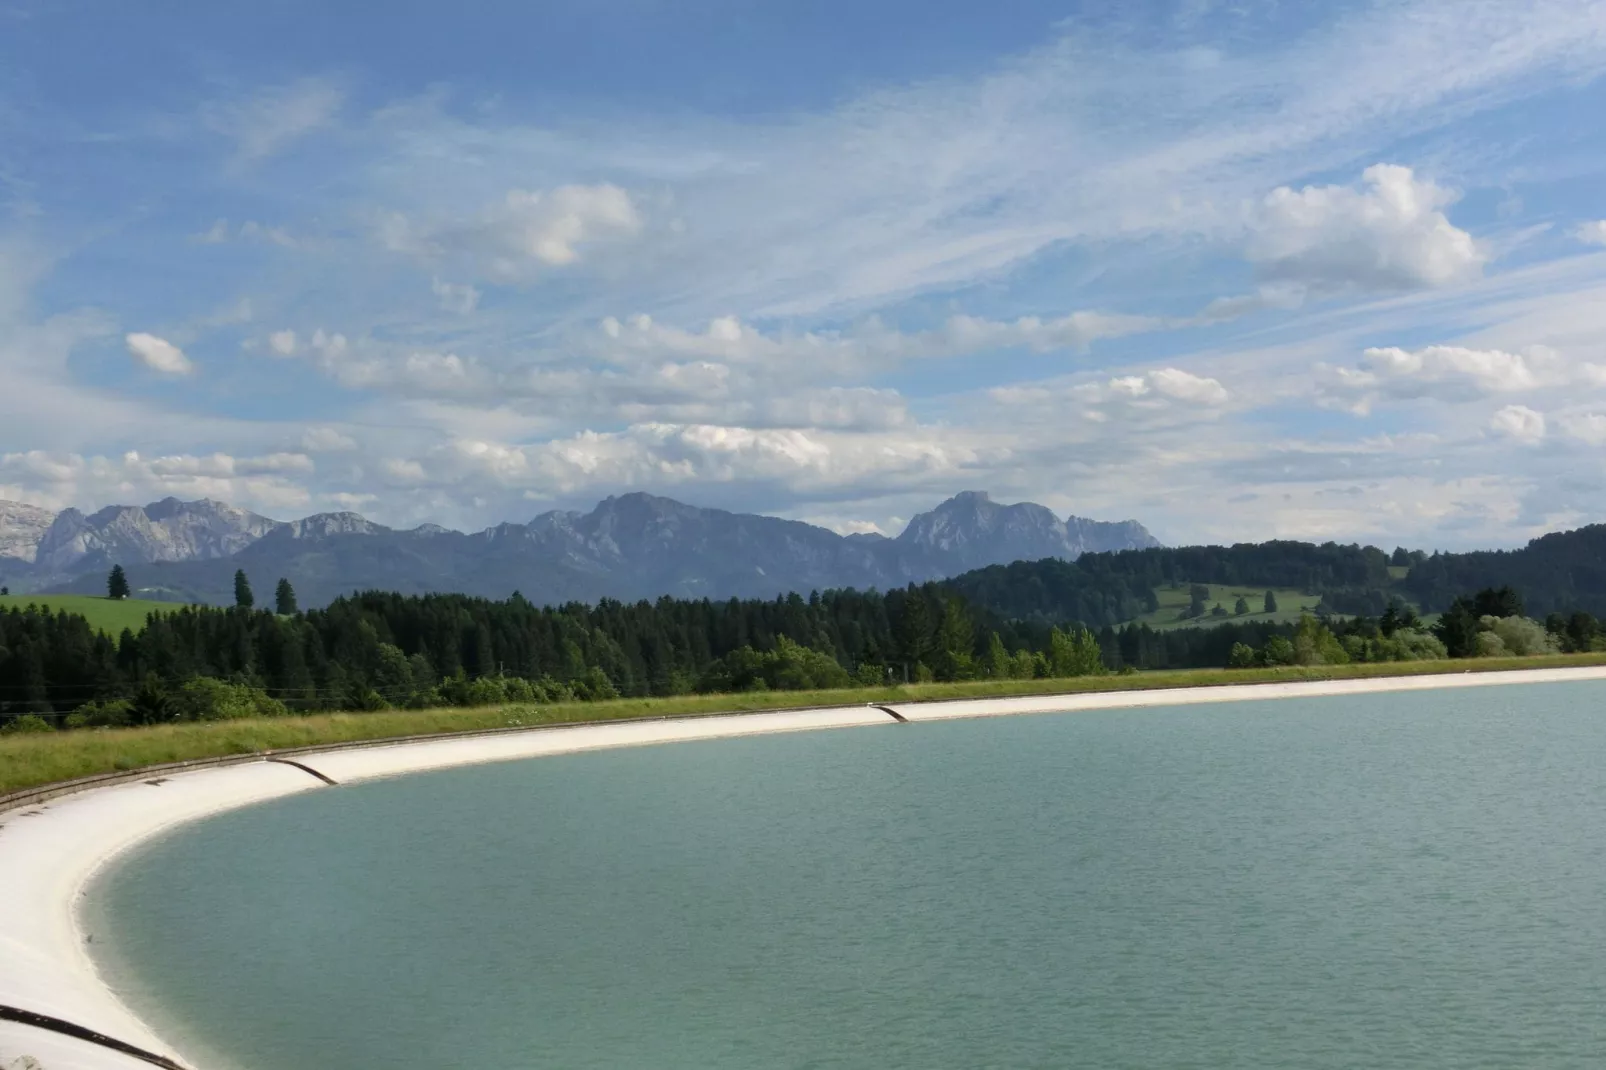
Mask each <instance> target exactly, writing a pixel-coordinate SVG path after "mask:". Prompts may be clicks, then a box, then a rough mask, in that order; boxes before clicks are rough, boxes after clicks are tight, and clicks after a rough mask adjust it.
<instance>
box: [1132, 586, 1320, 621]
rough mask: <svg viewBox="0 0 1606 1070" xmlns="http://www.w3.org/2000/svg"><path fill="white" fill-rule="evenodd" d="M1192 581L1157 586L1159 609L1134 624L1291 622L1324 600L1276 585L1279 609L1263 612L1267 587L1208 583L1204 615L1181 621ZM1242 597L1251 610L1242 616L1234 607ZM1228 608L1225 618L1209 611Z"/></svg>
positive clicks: (1317, 596) (1273, 592)
mask: <svg viewBox="0 0 1606 1070" xmlns="http://www.w3.org/2000/svg"><path fill="white" fill-rule="evenodd" d="M1192 586H1193V585H1192V584H1189V583H1182V584H1178V585H1176V586H1174V587H1171V586H1167V587H1157V588H1156V589H1155V592H1154V593H1155V597H1157V598H1158V599H1159V601H1160V608H1159V609H1157V610H1155V611H1154V612H1153V613H1145V614H1143V615H1142V616H1140V617H1137V618H1136V619H1135V620H1134V621H1133V622H1132V623H1135V624H1147V625H1148V626H1149V627H1151V628H1154V629H1155V630H1157V631H1160V630H1164V629H1167V628H1200V627H1204V628H1210V627H1213V626H1215V625H1217V624H1225V623H1227V622H1228V621H1236V622H1239V623H1246V622H1259V623H1263V624H1292V623H1295V622H1296V621H1298V620H1299V615H1300V614H1301V613H1309V612H1311V611H1312V610H1314V609H1315V608H1316V603H1318V602H1320V601H1321V596H1320V595H1314V594H1306V593H1304V592H1303V591H1299V590H1295V589H1294V588H1292V587H1273V588H1271V592H1272V594H1274V595H1275V596H1276V598H1277V612H1275V613H1267V612H1264V607H1265V604H1266V590H1267V588H1265V587H1252V586H1244V585H1242V584H1237V585H1234V584H1226V583H1207V584H1204V585H1203V586H1206V587H1209V588H1210V597H1209V599H1208V600H1206V602H1205V615H1204V616H1202V617H1195V618H1192V619H1190V620H1182V619H1180V618H1179V614H1181V613H1182V611H1183V610H1185V609H1187V608H1188V602H1189V594H1188V590H1189V588H1190V587H1192ZM1239 598H1242V599H1243V600H1244V601H1246V602H1248V603H1249V612H1248V613H1245V614H1243V615H1242V616H1235V615H1233V612H1232V608H1233V606H1235V605H1237V603H1238V599H1239ZM1218 604H1219V605H1220V606H1221V608H1223V609H1225V610H1226V611H1227V614H1228V615H1227V616H1225V617H1213V616H1211V615H1210V610H1212V609H1214V608H1215V607H1216V606H1217V605H1218Z"/></svg>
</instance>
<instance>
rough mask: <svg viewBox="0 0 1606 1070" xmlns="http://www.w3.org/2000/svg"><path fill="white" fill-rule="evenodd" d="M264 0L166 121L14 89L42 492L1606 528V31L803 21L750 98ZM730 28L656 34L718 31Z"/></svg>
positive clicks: (1327, 22)
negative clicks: (460, 54) (587, 73)
mask: <svg viewBox="0 0 1606 1070" xmlns="http://www.w3.org/2000/svg"><path fill="white" fill-rule="evenodd" d="M1028 6H1029V5H1028ZM912 10H913V9H911V12H912ZM1022 10H1026V8H1025V7H1023V9H1022ZM223 11H224V15H220V16H218V17H219V18H225V17H226V19H227V18H232V19H234V20H235V22H236V23H238V26H237V27H236V28H238V29H240V30H241V31H242V33H240V34H239V35H236V36H225V35H223V34H222V33H221V30H220V29H219V26H218V25H217V24H213V23H208V24H207V27H205V28H203V29H202V30H197V31H192V32H196V33H201V34H202V35H203V36H202V37H201V38H200V39H199V40H195V41H192V42H190V44H191V45H192V46H193V52H194V53H195V54H197V55H206V56H209V57H210V58H211V60H212V61H213V62H211V63H210V64H209V63H200V62H196V63H193V64H192V65H191V66H190V67H188V68H187V67H186V66H185V64H183V63H179V64H176V65H173V66H169V67H167V68H165V69H163V70H160V71H150V72H147V73H144V74H140V75H139V76H137V77H134V78H133V79H132V81H130V83H129V86H128V90H127V92H126V94H124V96H123V97H122V98H121V99H119V100H118V102H117V103H116V105H115V107H114V106H112V105H110V104H94V103H90V102H85V101H84V100H82V99H81V98H79V97H75V96H73V95H72V94H70V93H68V92H66V91H65V90H59V91H56V92H54V93H53V92H52V91H51V90H50V86H51V85H53V84H54V83H52V82H50V80H49V79H48V78H45V77H44V76H43V75H41V76H40V79H41V80H40V86H41V88H40V89H38V90H37V91H34V92H31V93H30V94H27V95H19V94H18V91H16V90H15V89H7V88H0V135H3V136H4V137H5V143H6V144H7V145H8V146H9V147H8V148H7V149H6V150H5V155H4V158H3V160H0V163H3V166H0V195H3V199H0V213H3V214H0V367H3V368H4V369H5V371H6V373H7V374H6V378H7V381H8V382H7V389H6V390H4V391H0V426H3V427H4V432H3V434H0V498H9V499H17V500H24V501H29V502H36V503H38V504H41V505H45V506H49V507H53V508H59V507H62V506H66V505H76V506H80V507H83V508H94V507H97V506H100V505H104V504H109V503H113V502H138V501H148V500H154V499H156V498H160V497H164V496H167V495H170V494H171V495H175V496H178V497H180V498H195V497H213V498H219V499H224V500H228V501H230V502H233V503H234V504H236V505H240V506H242V507H248V508H253V509H259V510H262V511H266V512H274V511H286V510H304V511H314V510H318V509H340V508H361V509H362V510H363V511H364V512H365V513H367V514H369V515H371V516H372V517H374V519H376V520H379V521H381V522H385V523H391V524H397V525H407V524H411V523H418V522H422V521H433V522H438V523H443V524H447V525H451V526H458V527H467V528H472V527H476V526H483V525H485V524H489V523H492V522H495V521H498V520H502V519H509V518H514V519H517V518H523V517H525V516H527V515H530V514H532V513H533V512H535V511H539V510H541V509H545V508H548V507H551V506H553V505H565V506H566V505H574V504H580V503H586V502H590V501H594V500H596V499H597V498H599V497H602V496H604V495H606V494H610V493H617V492H620V491H626V490H632V489H642V490H650V491H654V492H661V493H665V494H672V495H674V496H676V497H680V498H682V499H685V500H690V501H696V502H698V503H700V504H707V505H718V506H724V507H729V508H735V509H742V510H751V511H759V512H769V513H777V514H783V515H789V516H795V517H798V518H801V519H808V520H811V521H815V522H820V523H824V524H827V525H830V526H833V527H835V528H837V529H838V530H842V531H858V530H875V529H881V530H897V528H898V526H899V524H900V523H901V521H902V519H903V518H906V517H907V516H909V515H910V514H911V512H912V510H913V509H914V508H917V507H918V506H919V505H920V504H921V503H928V502H929V501H931V500H934V499H935V498H939V497H943V496H946V495H947V494H950V493H952V492H954V491H956V490H958V489H961V488H964V487H971V486H985V487H988V488H989V489H991V490H993V491H994V492H995V493H997V494H998V495H999V496H1001V497H1010V498H1026V499H1031V500H1036V501H1041V502H1043V503H1045V504H1047V505H1049V506H1051V507H1053V508H1056V509H1058V510H1060V511H1062V512H1066V511H1072V510H1074V511H1075V512H1077V513H1079V514H1083V515H1091V516H1123V517H1124V516H1136V517H1139V518H1140V519H1142V520H1143V521H1144V522H1145V523H1146V524H1148V525H1149V527H1150V528H1151V529H1153V530H1154V531H1155V532H1156V534H1157V535H1159V536H1160V537H1161V538H1162V539H1164V540H1165V541H1167V542H1171V543H1180V542H1193V541H1205V540H1223V539H1224V540H1231V539H1246V538H1265V537H1270V536H1289V537H1305V538H1328V537H1333V538H1341V539H1346V540H1348V539H1367V540H1383V541H1388V540H1394V541H1404V542H1409V543H1411V544H1413V545H1429V546H1445V547H1461V546H1466V545H1494V544H1509V543H1513V542H1518V541H1521V540H1522V539H1525V538H1526V537H1528V536H1530V535H1531V534H1534V533H1536V532H1538V531H1541V530H1545V529H1549V528H1557V527H1566V526H1572V525H1576V524H1579V523H1584V522H1590V521H1594V520H1600V519H1602V518H1603V517H1606V478H1603V477H1602V476H1600V475H1599V474H1598V473H1599V471H1600V463H1599V462H1600V453H1599V451H1600V449H1601V448H1602V445H1603V443H1606V431H1603V430H1602V428H1606V251H1602V250H1601V248H1600V247H1601V246H1602V245H1603V244H1606V231H1603V230H1602V228H1603V227H1606V223H1603V222H1602V218H1603V216H1606V201H1602V200H1601V195H1600V193H1599V191H1600V190H1601V189H1603V188H1606V184H1603V183H1602V182H1601V178H1602V174H1603V171H1606V148H1602V147H1599V146H1593V145H1581V144H1580V143H1579V142H1578V141H1577V139H1576V137H1575V136H1574V134H1575V132H1574V131H1572V130H1570V129H1569V127H1568V124H1567V122H1566V120H1565V115H1566V114H1569V113H1571V112H1576V113H1578V114H1588V113H1592V112H1593V111H1595V110H1599V109H1601V108H1606V90H1603V88H1602V85H1601V83H1600V80H1599V75H1600V74H1601V72H1602V70H1603V69H1606V13H1603V11H1602V9H1601V8H1600V7H1599V5H1598V4H1594V3H1590V2H1587V0H1541V2H1540V3H1539V4H1538V5H1537V6H1534V5H1530V6H1529V7H1527V8H1525V9H1522V10H1518V9H1515V8H1513V7H1512V6H1511V5H1506V4H1500V3H1494V2H1488V3H1484V2H1474V3H1464V2H1462V3H1450V2H1434V0H1417V2H1412V3H1406V4H1399V5H1389V6H1386V7H1376V6H1372V5H1360V4H1357V5H1353V6H1334V7H1332V8H1331V9H1330V10H1326V11H1324V12H1323V13H1322V14H1321V15H1320V16H1319V17H1316V16H1311V17H1310V18H1309V19H1307V20H1306V21H1304V22H1300V21H1299V20H1296V19H1293V18H1292V17H1291V16H1290V15H1289V13H1287V12H1286V11H1283V10H1281V9H1279V8H1278V7H1277V6H1276V5H1265V6H1263V5H1259V4H1249V5H1242V6H1240V7H1238V8H1235V9H1234V10H1232V11H1228V10H1226V9H1224V8H1217V7H1211V8H1210V9H1209V10H1208V11H1206V12H1205V13H1204V14H1203V15H1201V14H1200V13H1199V10H1198V5H1197V4H1178V5H1176V6H1175V7H1169V6H1167V5H1165V4H1157V5H1154V6H1153V7H1152V8H1146V9H1145V14H1144V17H1143V19H1142V20H1141V21H1139V20H1138V19H1137V17H1136V16H1132V21H1130V22H1123V21H1121V19H1119V18H1113V17H1102V16H1101V17H1094V16H1091V15H1084V16H1076V17H1072V18H1070V19H1068V20H1063V21H1058V20H1056V19H1053V18H1050V17H1049V12H1048V11H1047V9H1046V8H1045V9H1043V11H1042V13H1041V18H1040V25H1038V26H1037V28H1036V29H1035V30H1031V29H1030V27H1029V26H1028V27H1027V28H1026V29H1023V30H1022V31H1021V38H1022V39H1021V41H1019V42H1017V43H1016V44H1015V45H1014V46H1012V47H1001V46H999V45H998V44H996V43H993V44H988V43H986V42H984V41H982V40H981V38H980V37H977V43H976V44H974V45H973V46H967V45H965V44H964V43H963V42H960V43H956V44H954V45H953V46H952V47H951V48H949V49H948V50H946V51H942V50H930V53H931V55H933V56H937V57H938V58H935V59H931V60H929V61H925V62H926V63H927V64H928V65H927V66H926V67H924V68H922V67H921V66H920V63H921V62H922V61H920V60H918V59H917V58H915V57H914V56H913V55H912V54H910V55H903V54H897V55H894V54H893V53H888V54H887V56H886V57H885V58H884V60H883V61H882V62H883V64H884V66H885V68H886V72H887V73H885V74H883V75H880V76H877V75H876V74H875V69H870V73H869V75H868V76H865V75H863V74H859V75H855V76H852V77H850V76H849V75H848V74H846V73H844V72H843V71H838V70H836V69H835V68H833V67H831V66H830V61H829V60H828V59H827V58H826V55H827V52H826V50H827V49H828V48H830V47H831V45H832V44H833V42H832V40H831V39H830V37H829V35H823V36H820V37H818V38H816V39H813V40H808V39H802V40H799V39H796V38H795V37H794V38H793V39H792V43H793V44H795V45H798V46H799V47H798V49H797V55H798V57H799V58H798V59H797V60H796V62H797V63H799V64H802V65H803V67H804V68H805V69H804V70H803V71H802V72H801V73H799V74H798V77H797V78H796V79H795V84H794V81H789V80H788V79H787V78H781V77H778V78H775V79H762V78H759V77H758V76H757V75H756V74H748V75H743V74H742V73H741V69H745V68H741V69H738V70H737V73H735V74H732V75H731V76H730V77H732V78H736V79H738V80H740V79H742V78H744V77H745V78H748V79H749V80H748V81H745V82H742V83H741V84H742V85H743V86H744V87H745V93H746V95H745V96H743V97H741V102H740V103H738V102H737V99H736V98H734V97H733V98H731V99H727V100H724V101H723V102H711V101H709V100H706V99H703V98H702V97H700V96H699V95H698V91H697V84H698V83H697V80H696V79H695V78H693V77H691V76H689V75H688V74H686V73H685V72H684V71H682V70H680V69H679V68H677V67H674V66H673V61H672V60H671V59H670V58H669V57H668V56H667V55H666V56H664V57H663V58H661V59H659V60H655V61H650V62H649V63H648V67H649V68H650V69H644V70H641V71H637V72H634V74H632V75H629V76H626V75H621V76H620V78H619V81H620V83H621V87H622V88H620V89H619V90H618V91H617V92H616V93H614V94H612V95H610V94H609V93H608V92H604V91H602V90H600V89H599V90H587V91H585V92H582V93H579V94H578V95H576V94H573V93H570V92H566V91H563V90H562V86H561V85H560V83H561V81H562V76H563V72H562V71H558V70H554V71H553V72H551V73H550V75H544V74H543V73H542V72H541V71H539V70H536V71H516V70H513V69H511V68H509V69H503V68H495V69H494V70H492V72H491V74H489V75H487V74H486V73H485V71H484V70H483V69H479V70H477V69H476V65H475V64H474V63H471V62H469V61H467V60H466V59H465V60H462V61H460V62H459V63H457V64H456V65H455V66H454V65H453V63H451V62H449V61H448V60H446V59H442V60H441V61H440V63H441V66H440V67H439V69H438V70H436V69H432V73H431V74H430V76H429V77H427V78H426V77H422V76H421V74H420V73H419V72H416V71H414V70H411V69H408V68H407V67H405V65H403V64H402V63H401V62H400V61H399V60H398V61H396V64H395V65H392V64H391V62H390V61H389V60H388V59H387V57H386V56H385V55H384V54H382V53H383V50H381V49H375V50H373V51H349V52H348V53H341V54H339V55H336V54H332V53H331V48H333V46H329V47H324V48H314V47H312V46H310V45H307V44H305V43H304V42H303V43H301V44H292V46H291V48H290V51H289V52H288V53H287V54H285V55H281V56H280V57H278V60H277V61H276V62H275V63H274V64H267V63H265V62H263V55H262V54H260V53H259V52H258V51H257V50H256V47H255V46H252V45H250V44H245V43H241V42H242V41H244V40H247V39H249V38H251V36H252V35H251V34H250V33H249V32H244V31H247V30H249V29H250V19H251V18H252V17H253V16H252V15H250V13H249V12H247V11H246V10H245V9H244V8H241V9H239V10H238V11H234V9H232V8H231V7H230V6H229V5H224V7H223ZM231 11H232V12H233V14H232V15H229V12H231ZM532 17H533V16H532ZM622 17H623V18H624V19H625V23H624V24H623V25H622V27H621V29H620V31H619V32H620V33H621V34H624V35H626V37H628V35H629V34H631V33H632V32H635V28H634V26H633V24H632V23H631V20H632V19H637V20H647V19H648V18H649V16H648V15H646V14H641V13H637V14H636V15H624V16H622ZM653 17H656V16H653ZM701 17H702V16H701V15H698V14H696V13H689V12H688V13H685V14H684V15H683V16H681V19H682V22H683V25H678V26H670V27H668V28H665V27H663V26H660V25H659V24H657V23H654V24H653V25H654V26H655V27H656V29H655V31H654V32H656V33H659V34H668V35H669V36H668V37H667V38H666V40H668V41H672V42H673V43H675V44H676V45H677V46H679V47H682V48H683V49H684V50H685V51H686V55H687V56H695V55H701V54H702V53H699V52H698V51H697V50H698V49H702V48H711V47H713V46H711V45H708V44H706V43H704V39H705V37H706V33H707V26H706V25H703V24H701V23H699V22H698V20H699V19H700V18H701ZM1011 17H1012V18H1020V17H1022V16H1020V14H1019V13H1018V12H1017V13H1016V14H1015V15H1013V16H1011ZM509 18H514V16H509ZM766 18H779V16H778V15H773V14H772V15H769V16H755V20H756V21H755V22H754V24H753V27H752V28H750V32H751V34H752V35H753V36H752V44H751V47H752V48H753V49H754V50H756V51H758V52H762V49H763V48H764V47H766V46H765V44H764V42H765V41H766V40H768V38H766V37H765V33H766V32H767V31H766V24H765V19H766ZM19 25H20V24H19ZM643 25H644V23H643ZM341 29H342V28H341V27H339V26H335V27H333V28H332V30H331V33H332V35H333V36H332V39H338V38H339V37H340V31H341ZM162 30H163V26H162V25H160V24H153V25H152V26H151V27H150V29H149V32H150V33H152V34H155V33H159V32H161V31H162ZM516 30H517V28H516V27H513V26H509V27H508V32H509V33H510V34H511V33H514V32H516ZM103 32H110V31H109V30H104V29H97V28H96V27H94V26H78V27H71V26H67V25H65V24H64V23H58V22H57V21H56V20H55V19H54V17H53V16H41V18H40V19H37V20H31V21H30V22H29V23H28V24H26V25H23V28H22V29H21V30H20V32H19V35H18V41H17V43H15V44H14V45H11V46H0V50H3V49H4V48H7V47H11V48H15V49H16V50H17V51H16V54H15V55H14V56H11V57H10V58H11V59H12V60H13V61H14V62H16V63H19V64H25V65H26V69H30V70H39V69H41V68H40V65H41V64H44V63H46V62H49V61H52V56H53V55H54V56H55V59H54V62H57V63H61V62H66V63H67V66H68V67H72V66H73V63H75V62H78V61H66V60H63V59H62V58H61V57H62V55H64V54H65V53H62V54H57V53H53V52H52V51H51V47H52V45H53V43H54V47H56V48H57V49H58V51H59V49H61V48H65V47H66V46H67V45H69V44H72V43H77V44H78V45H80V46H84V45H87V44H90V43H92V42H93V40H94V38H95V35H96V34H98V33H103ZM130 32H136V33H137V32H145V31H142V30H135V31H130ZM396 32H405V30H399V31H396ZM458 32H461V33H463V34H467V33H468V32H469V31H468V30H466V29H465V30H462V31H458ZM569 32H571V33H573V34H574V37H573V38H572V39H569V40H568V41H567V43H568V45H570V46H571V47H573V48H575V49H578V48H580V46H582V45H583V44H585V42H586V41H587V40H589V38H588V37H587V36H586V34H585V33H584V32H583V31H581V30H579V29H573V28H571V30H570V31H569ZM641 32H643V33H645V30H642V31H641ZM888 32H889V34H890V30H889V31H888ZM264 34H267V31H264ZM677 34H680V35H682V36H676V35H677ZM776 34H777V39H779V36H780V31H779V30H776ZM450 35H451V31H448V37H450ZM959 36H960V35H958V34H957V32H956V37H955V40H956V41H958V40H959ZM972 36H975V35H972ZM891 39H892V38H891V37H889V40H891ZM464 40H465V42H466V38H465V39H464ZM563 41H564V39H563V38H562V37H561V35H560V36H559V43H560V44H562V43H563ZM269 43H271V34H267V35H266V36H263V37H262V40H261V47H262V48H264V49H265V48H266V47H267V46H268V44H269ZM443 44H445V45H451V44H453V42H452V41H450V40H448V41H445V42H443ZM777 47H778V46H777ZM446 51H450V49H449V48H448V49H446ZM0 58H5V56H4V54H3V52H0ZM711 58H712V55H711V54H710V59H711ZM223 60H231V61H233V66H232V67H231V69H236V70H238V71H240V72H241V73H240V74H238V75H236V76H234V79H236V80H229V81H220V80H219V79H217V78H216V77H214V76H213V75H212V74H210V73H209V70H212V69H215V68H216V66H217V65H218V64H220V63H221V62H222V61H223ZM761 60H762V56H760V57H758V58H756V59H753V60H752V63H753V64H754V69H755V71H756V70H757V68H758V67H759V66H760V65H761V63H760V61H761ZM576 62H579V61H576ZM599 62H600V61H599ZM652 63H659V64H661V65H662V69H659V68H656V67H652V66H651V64H652ZM810 64H813V65H815V66H816V67H817V68H818V70H817V72H815V73H814V76H813V77H809V76H810V74H811V72H810V70H809V69H807V68H808V67H809V65H810ZM479 66H480V67H481V68H489V67H493V66H494V65H493V64H492V63H491V61H490V60H489V59H485V58H484V57H482V58H481V63H480V64H479ZM537 66H538V65H537ZM735 66H736V68H740V67H741V64H740V61H735ZM894 68H895V69H894ZM19 69H23V68H19ZM287 71H288V72H289V73H286V72H287ZM250 72H258V73H257V74H256V75H253V74H251V73H250ZM569 73H570V75H571V77H570V79H569V80H570V81H571V82H575V83H577V84H578V83H584V81H585V80H584V79H583V78H579V79H577V78H575V77H572V75H573V74H574V72H573V71H571V72H569ZM582 73H583V72H582ZM791 73H797V72H791ZM543 77H550V78H551V79H552V81H551V82H543V81H542V79H543ZM632 78H639V79H641V80H642V82H643V84H648V83H650V84H651V85H653V86H655V87H657V88H656V89H655V90H654V92H653V93H647V92H645V91H643V92H637V93H631V92H627V91H626V90H627V89H628V87H629V86H630V85H632V84H634V83H633V82H632ZM816 86H824V87H831V88H830V91H829V92H823V91H819V90H816V89H815V88H814V87H816ZM788 87H791V88H788ZM197 100H199V101H200V103H195V101H197Z"/></svg>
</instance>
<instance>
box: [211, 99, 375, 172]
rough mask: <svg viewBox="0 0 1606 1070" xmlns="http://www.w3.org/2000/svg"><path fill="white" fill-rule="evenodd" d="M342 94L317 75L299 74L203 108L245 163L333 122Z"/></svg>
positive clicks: (217, 129) (341, 100)
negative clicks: (284, 82) (285, 81)
mask: <svg viewBox="0 0 1606 1070" xmlns="http://www.w3.org/2000/svg"><path fill="white" fill-rule="evenodd" d="M344 99H345V95H344V94H343V93H342V92H341V91H340V89H339V88H338V87H336V86H335V85H333V84H332V83H330V82H327V81H324V80H323V79H319V78H303V79H300V80H299V81H295V82H291V83H289V84H287V85H282V86H276V87H273V88H270V89H266V90H263V91H262V92H260V93H258V94H257V95H256V96H254V97H252V98H250V99H248V100H242V101H236V102H233V103H229V104H221V105H213V106H211V107H209V108H208V109H206V111H205V117H206V120H207V123H208V125H209V126H211V127H212V129H214V130H216V131H218V132H219V133H221V134H225V135H227V136H228V137H231V138H233V139H234V142H235V145H236V150H237V159H238V160H239V161H240V162H245V163H249V162H252V161H255V160H260V159H263V158H265V157H268V156H272V155H274V154H275V153H277V152H279V151H280V150H281V149H283V148H284V147H285V146H287V145H289V144H290V143H291V142H293V141H295V140H296V139H298V138H301V137H303V136H305V135H307V134H309V133H312V132H313V131H315V130H319V129H321V128H323V127H326V126H328V125H330V124H331V123H333V122H334V120H335V118H336V116H337V114H338V113H339V111H340V106H341V104H342V103H343V101H344Z"/></svg>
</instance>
